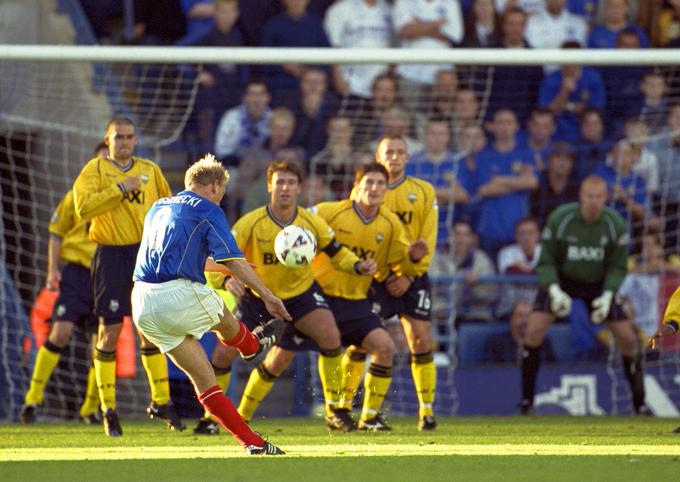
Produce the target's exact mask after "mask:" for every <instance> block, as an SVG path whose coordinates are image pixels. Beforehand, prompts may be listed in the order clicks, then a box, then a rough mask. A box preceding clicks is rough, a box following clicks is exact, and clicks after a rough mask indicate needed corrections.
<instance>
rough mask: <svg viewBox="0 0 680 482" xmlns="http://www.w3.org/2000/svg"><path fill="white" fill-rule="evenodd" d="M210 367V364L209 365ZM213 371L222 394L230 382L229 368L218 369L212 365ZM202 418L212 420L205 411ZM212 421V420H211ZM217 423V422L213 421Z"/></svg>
mask: <svg viewBox="0 0 680 482" xmlns="http://www.w3.org/2000/svg"><path fill="white" fill-rule="evenodd" d="M211 365H212V363H211ZM212 368H213V371H214V372H215V379H216V380H217V386H218V387H220V388H221V389H222V392H223V393H224V391H225V390H226V389H227V387H228V386H229V381H230V380H231V367H228V368H220V367H216V366H215V365H212ZM203 418H212V415H211V414H210V412H208V411H207V410H205V411H204V412H203ZM213 420H214V419H213ZM215 421H216V422H217V420H215Z"/></svg>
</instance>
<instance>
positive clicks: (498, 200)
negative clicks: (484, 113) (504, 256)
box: [476, 109, 538, 259]
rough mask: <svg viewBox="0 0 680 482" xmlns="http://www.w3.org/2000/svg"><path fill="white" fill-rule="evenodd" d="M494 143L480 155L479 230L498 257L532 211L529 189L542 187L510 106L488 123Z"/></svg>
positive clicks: (488, 248) (483, 241)
mask: <svg viewBox="0 0 680 482" xmlns="http://www.w3.org/2000/svg"><path fill="white" fill-rule="evenodd" d="M487 128H488V130H489V131H490V132H491V133H492V134H493V137H494V140H493V144H491V145H489V146H487V147H486V148H485V149H484V150H483V151H482V152H480V153H479V154H478V155H477V158H476V161H477V185H478V188H477V197H478V198H479V199H480V203H481V204H480V210H479V225H478V227H477V234H479V237H480V247H481V248H482V249H483V250H484V251H485V252H486V253H487V254H488V255H489V256H490V257H491V259H496V255H497V254H498V251H499V250H500V249H501V248H502V247H503V246H505V245H508V244H511V243H512V242H514V239H515V224H516V223H517V221H519V219H520V218H522V217H524V216H526V215H527V214H528V212H529V191H532V190H534V189H536V188H537V187H538V178H537V176H536V173H535V165H534V162H533V158H532V155H531V153H530V152H529V151H527V150H526V149H521V148H520V147H519V146H518V145H517V140H516V135H517V130H518V128H519V126H518V124H517V117H516V116H515V114H514V112H512V111H511V110H508V109H501V110H498V111H496V112H495V113H494V115H493V119H492V120H491V121H490V122H489V123H488V125H487Z"/></svg>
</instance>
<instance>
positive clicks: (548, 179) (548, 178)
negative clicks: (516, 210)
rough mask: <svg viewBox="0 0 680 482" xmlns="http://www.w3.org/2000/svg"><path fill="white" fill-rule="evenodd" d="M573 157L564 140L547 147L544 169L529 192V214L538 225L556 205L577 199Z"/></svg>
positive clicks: (542, 224)
mask: <svg viewBox="0 0 680 482" xmlns="http://www.w3.org/2000/svg"><path fill="white" fill-rule="evenodd" d="M575 159H576V154H575V152H574V150H573V149H572V148H571V147H570V146H569V144H567V143H566V142H555V143H554V144H552V145H551V146H550V148H549V149H548V154H547V164H546V169H545V171H543V172H541V174H540V176H539V178H538V189H536V190H535V191H532V193H531V215H532V216H533V217H534V218H535V219H536V222H538V224H539V225H540V226H544V225H545V222H546V221H547V220H548V216H550V213H552V212H553V210H554V209H555V208H557V207H558V206H560V205H562V204H564V203H568V202H575V201H578V193H579V183H578V182H576V178H575V176H574V175H573V174H574V161H575Z"/></svg>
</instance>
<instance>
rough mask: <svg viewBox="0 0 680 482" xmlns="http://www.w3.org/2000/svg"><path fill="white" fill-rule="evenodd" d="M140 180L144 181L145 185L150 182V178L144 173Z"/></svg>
mask: <svg viewBox="0 0 680 482" xmlns="http://www.w3.org/2000/svg"><path fill="white" fill-rule="evenodd" d="M139 178H140V179H141V180H142V182H144V183H147V182H149V176H147V175H146V174H144V173H142V175H141V176H139Z"/></svg>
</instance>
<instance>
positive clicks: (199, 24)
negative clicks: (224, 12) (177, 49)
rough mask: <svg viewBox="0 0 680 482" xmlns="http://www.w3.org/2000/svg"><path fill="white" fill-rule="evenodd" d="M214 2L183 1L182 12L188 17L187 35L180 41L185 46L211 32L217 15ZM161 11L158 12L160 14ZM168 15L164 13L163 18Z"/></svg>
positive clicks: (200, 0) (203, 0)
mask: <svg viewBox="0 0 680 482" xmlns="http://www.w3.org/2000/svg"><path fill="white" fill-rule="evenodd" d="M215 3H217V2H216V1H213V0H181V4H182V12H183V13H184V16H185V17H186V26H187V33H186V35H185V36H184V37H183V38H182V39H181V40H180V42H182V43H183V44H184V45H191V44H193V43H194V42H195V41H196V40H197V39H199V38H200V37H202V36H203V35H205V34H206V32H208V30H210V28H211V27H212V24H213V17H214V15H215ZM159 12H161V11H159V10H157V11H156V14H158V13H159ZM166 15H168V13H167V12H162V14H161V15H159V16H161V17H163V16H166Z"/></svg>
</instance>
